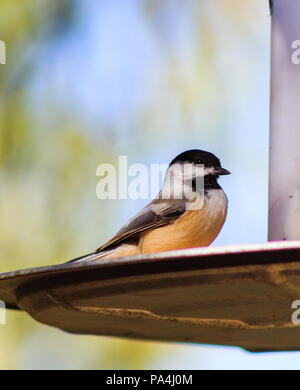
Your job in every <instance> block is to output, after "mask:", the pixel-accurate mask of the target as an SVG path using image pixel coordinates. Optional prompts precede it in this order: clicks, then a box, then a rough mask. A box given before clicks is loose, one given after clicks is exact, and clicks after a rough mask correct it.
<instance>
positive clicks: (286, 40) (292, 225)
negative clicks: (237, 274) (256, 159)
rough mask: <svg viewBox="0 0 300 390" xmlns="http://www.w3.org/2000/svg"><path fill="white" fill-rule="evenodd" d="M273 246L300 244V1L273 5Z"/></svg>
mask: <svg viewBox="0 0 300 390" xmlns="http://www.w3.org/2000/svg"><path fill="white" fill-rule="evenodd" d="M272 3H273V15H272V38H271V40H272V44H271V53H272V54H271V55H272V61H271V64H272V65H271V118H270V125H271V129H270V178H269V241H275V240H299V239H300V0H273V1H272Z"/></svg>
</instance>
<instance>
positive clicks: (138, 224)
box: [95, 199, 186, 253]
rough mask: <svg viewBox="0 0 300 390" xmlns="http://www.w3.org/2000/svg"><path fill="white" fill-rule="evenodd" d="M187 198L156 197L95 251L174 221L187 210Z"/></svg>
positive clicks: (97, 251) (108, 247)
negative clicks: (163, 198) (166, 198)
mask: <svg viewBox="0 0 300 390" xmlns="http://www.w3.org/2000/svg"><path fill="white" fill-rule="evenodd" d="M185 202H186V201H185V199H168V200H165V201H164V200H161V199H155V200H153V201H152V202H151V203H149V204H148V205H147V206H146V207H145V208H144V209H142V210H141V211H140V212H139V213H138V214H137V215H136V216H135V217H133V218H132V219H130V220H129V221H128V222H127V223H126V224H125V225H124V226H123V227H122V228H121V229H120V230H119V231H118V232H117V234H116V235H115V236H114V237H113V238H112V239H111V240H109V241H108V242H107V243H105V244H104V245H102V246H101V247H100V248H98V249H97V250H96V252H95V253H99V252H102V251H103V250H108V249H111V248H112V247H114V246H115V245H117V244H120V243H122V242H123V241H125V240H127V239H129V238H134V237H137V236H139V235H140V234H141V233H143V232H145V231H146V230H148V229H155V228H157V227H160V226H164V225H167V224H169V223H172V222H174V221H175V220H176V219H177V218H179V217H180V216H181V215H182V214H183V213H184V211H185Z"/></svg>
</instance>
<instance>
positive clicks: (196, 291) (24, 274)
mask: <svg viewBox="0 0 300 390" xmlns="http://www.w3.org/2000/svg"><path fill="white" fill-rule="evenodd" d="M0 299H1V300H3V301H4V302H5V303H6V305H7V307H9V308H16V309H20V310H24V311H26V312H27V313H28V314H29V315H30V316H31V317H33V318H34V319H35V320H37V321H39V322H42V323H44V324H47V325H50V326H54V327H57V328H60V329H62V330H64V331H67V332H71V333H80V334H93V335H103V336H119V337H129V338H136V339H146V340H157V341H178V342H191V343H205V344H218V345H231V346H239V347H242V348H245V349H247V350H249V351H283V350H300V328H299V326H297V325H293V323H292V321H291V316H292V313H293V312H294V311H295V309H292V307H291V306H292V302H293V301H294V300H298V299H300V242H299V241H295V242H291V241H289V242H272V243H265V244H258V245H232V246H226V247H215V248H213V247H212V248H197V249H188V250H180V251H172V252H165V253H159V254H151V255H141V256H135V257H127V258H123V259H117V260H106V261H104V260H98V261H92V262H81V263H65V264H61V265H55V266H48V267H38V268H32V269H28V270H21V271H14V272H8V273H4V274H1V275H0Z"/></svg>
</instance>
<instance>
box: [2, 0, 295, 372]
mask: <svg viewBox="0 0 300 390" xmlns="http://www.w3.org/2000/svg"><path fill="white" fill-rule="evenodd" d="M0 39H1V40H3V41H5V42H6V46H7V60H6V61H7V63H6V65H0V272H6V271H9V270H15V269H20V268H28V267H34V266H40V265H46V264H57V263H61V262H64V261H66V260H69V259H71V258H73V257H77V256H80V255H83V254H85V253H88V252H91V251H92V250H94V249H95V248H96V247H98V246H100V245H101V244H102V243H103V242H105V240H107V239H108V238H110V237H111V236H112V235H113V234H114V233H115V231H116V230H117V229H118V228H119V227H120V226H121V225H122V223H124V222H125V221H126V220H127V219H128V218H129V217H131V216H132V215H133V214H134V213H135V212H136V211H138V210H139V209H140V208H141V207H142V206H144V205H145V203H146V201H145V200H135V201H134V200H118V201H117V200H115V201H114V200H105V201H100V200H99V199H97V197H96V193H95V191H96V185H97V182H98V180H99V178H97V177H96V168H97V166H98V165H99V164H101V163H104V162H105V163H113V164H117V162H118V156H119V155H127V156H128V160H129V164H130V163H136V162H138V163H144V164H147V165H150V164H151V163H168V162H169V161H170V160H171V159H172V158H173V157H174V156H175V155H176V154H177V153H180V152H181V151H183V150H185V149H188V148H201V149H206V150H209V151H212V152H214V153H216V154H217V155H218V156H219V157H220V158H221V161H222V163H223V165H224V166H225V167H226V168H228V169H230V171H231V172H232V175H231V176H229V177H226V178H224V179H221V180H222V183H221V184H222V186H223V188H224V190H225V191H226V193H227V195H228V198H229V213H228V219H227V222H226V224H225V226H224V228H223V230H222V232H221V234H220V235H219V237H218V238H217V240H216V241H215V242H214V244H213V245H225V244H232V243H252V242H264V241H266V237H267V186H268V125H269V77H270V74H269V73H270V15H269V9H268V1H267V0H265V1H262V0H244V1H240V0H214V1H211V0H200V1H199V0H185V1H181V0H84V1H83V0H81V1H80V0H73V1H72V0H40V1H35V0H22V1H20V2H12V1H10V0H1V1H0ZM299 358H300V354H299V353H277V354H273V353H267V354H250V353H247V352H245V351H242V350H240V349H238V348H224V347H217V346H203V345H199V346H197V345H187V344H176V343H152V342H144V341H132V340H120V339H113V338H105V337H92V336H75V335H69V334H66V333H63V332H62V331H59V330H57V329H52V328H50V327H47V326H45V325H42V324H39V323H36V322H35V321H33V320H32V319H31V318H30V317H29V316H28V315H26V314H24V313H19V312H13V311H10V312H8V313H7V325H0V368H1V369H5V368H8V369H42V368H49V369H54V368H56V369H92V368H98V369H104V368H105V369H108V368H110V369H134V368H146V369H148V368H164V369H167V368H174V369H175V368H200V369H201V368H203V369H204V368H224V369H226V368H231V369H233V368H284V367H286V368H298V367H299V364H298V362H299Z"/></svg>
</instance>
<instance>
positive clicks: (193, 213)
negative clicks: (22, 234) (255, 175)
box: [71, 149, 230, 262]
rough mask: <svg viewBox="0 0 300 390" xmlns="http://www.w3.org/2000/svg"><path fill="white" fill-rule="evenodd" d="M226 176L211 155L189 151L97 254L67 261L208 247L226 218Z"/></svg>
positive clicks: (202, 151) (179, 157)
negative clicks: (223, 179)
mask: <svg viewBox="0 0 300 390" xmlns="http://www.w3.org/2000/svg"><path fill="white" fill-rule="evenodd" d="M229 174H230V172H229V171H228V170H226V169H224V168H222V167H221V163H220V160H219V159H218V158H217V157H216V156H215V155H214V154H212V153H209V152H206V151H204V150H198V149H193V150H188V151H186V152H183V153H181V154H179V155H178V156H177V157H176V158H174V159H173V160H172V161H171V163H170V165H169V168H168V169H167V172H166V176H165V179H164V182H163V187H162V190H161V191H160V193H159V194H158V196H157V197H156V198H155V199H154V200H153V201H152V202H151V203H149V204H148V205H147V206H146V207H144V208H143V209H142V210H141V211H140V212H139V213H138V214H137V215H136V216H135V217H133V218H131V219H130V220H129V221H128V222H127V223H126V224H125V225H124V226H123V227H122V228H121V229H120V230H119V231H118V232H117V234H116V235H115V236H114V237H113V238H112V239H111V240H109V241H108V242H106V243H105V244H104V245H102V246H101V247H100V248H98V249H97V250H96V251H95V252H93V253H91V254H89V255H86V256H82V257H79V258H77V259H74V260H71V261H72V262H73V261H89V260H98V259H113V258H118V257H123V256H133V255H138V254H143V253H153V252H164V251H169V250H175V249H184V248H192V247H203V246H208V245H209V244H211V242H212V241H213V240H214V239H215V238H216V237H217V235H218V234H219V232H220V230H221V228H222V226H223V224H224V222H225V219H226V214H227V204H228V201H227V197H226V195H225V193H224V191H223V190H222V188H221V186H220V185H219V183H218V181H217V180H218V178H219V176H220V175H229ZM201 184H202V185H201Z"/></svg>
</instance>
